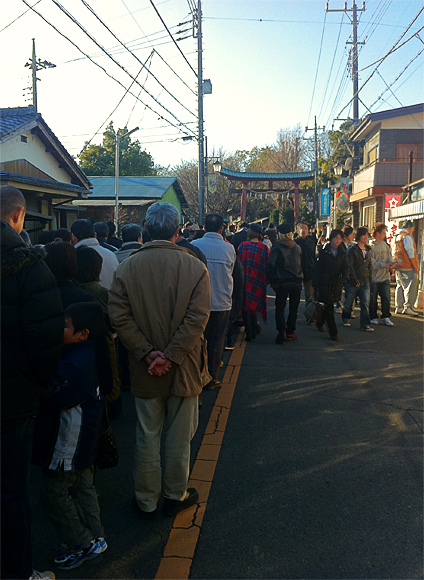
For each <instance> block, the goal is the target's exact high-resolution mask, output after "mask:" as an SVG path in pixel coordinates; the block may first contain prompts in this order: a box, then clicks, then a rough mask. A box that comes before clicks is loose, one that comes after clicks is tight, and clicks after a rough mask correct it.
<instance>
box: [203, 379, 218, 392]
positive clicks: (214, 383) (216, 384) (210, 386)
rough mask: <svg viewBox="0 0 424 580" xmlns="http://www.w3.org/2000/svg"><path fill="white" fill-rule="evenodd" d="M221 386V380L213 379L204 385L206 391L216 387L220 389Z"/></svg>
mask: <svg viewBox="0 0 424 580" xmlns="http://www.w3.org/2000/svg"><path fill="white" fill-rule="evenodd" d="M220 386H221V381H217V380H215V379H212V380H211V381H210V382H209V383H208V384H207V385H206V386H205V387H203V390H204V391H213V390H214V389H218V388H219V387H220Z"/></svg>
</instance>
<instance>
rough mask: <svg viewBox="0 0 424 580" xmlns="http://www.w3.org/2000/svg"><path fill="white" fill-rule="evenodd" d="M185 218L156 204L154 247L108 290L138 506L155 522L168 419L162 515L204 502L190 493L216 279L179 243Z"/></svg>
mask: <svg viewBox="0 0 424 580" xmlns="http://www.w3.org/2000/svg"><path fill="white" fill-rule="evenodd" d="M179 219H180V216H179V213H178V210H177V209H176V208H175V207H174V206H173V205H172V204H170V203H154V204H153V205H152V206H151V207H150V208H149V210H148V212H147V215H146V227H147V230H148V233H149V234H150V236H151V238H152V241H151V242H147V243H146V244H144V246H143V247H142V248H141V249H140V250H138V251H137V252H135V253H134V254H132V255H131V256H130V257H129V258H127V259H126V260H124V262H122V264H121V265H120V266H119V267H118V269H117V270H116V272H115V275H114V279H113V283H112V286H111V289H110V291H109V306H108V308H109V315H110V319H111V322H112V326H113V327H114V329H115V330H116V332H117V333H118V336H119V338H120V339H121V341H122V342H123V344H124V345H125V346H126V347H127V349H128V351H129V354H130V373H131V392H132V394H133V395H134V397H135V406H136V411H137V419H138V420H137V430H136V445H135V454H134V480H135V500H136V503H137V506H138V508H139V509H140V513H141V515H142V517H143V519H153V518H154V517H155V515H156V511H157V503H158V500H159V497H160V494H161V479H162V473H161V464H160V439H161V433H162V428H163V425H164V420H165V415H166V416H167V423H168V431H167V434H166V441H165V470H164V477H163V487H164V496H165V500H164V505H163V513H164V514H165V515H169V516H173V515H176V514H177V513H178V512H180V511H181V510H183V509H185V508H187V507H189V506H190V505H193V504H194V503H196V501H197V500H198V493H197V491H196V490H195V489H194V488H189V489H187V481H188V476H189V464H190V441H191V439H192V438H193V436H194V433H195V432H196V429H197V423H198V396H199V394H200V393H201V392H202V388H203V387H204V386H205V385H206V384H208V382H209V381H210V380H211V377H210V375H209V373H208V365H207V351H206V341H205V339H204V337H203V331H204V330H205V327H206V324H207V322H208V318H209V311H210V280H209V274H208V270H207V268H206V267H205V265H204V264H203V263H202V262H201V261H200V260H198V259H197V257H196V256H195V254H194V253H192V252H191V251H190V250H187V249H185V248H182V247H179V246H177V245H176V244H175V241H176V240H177V238H178V232H179Z"/></svg>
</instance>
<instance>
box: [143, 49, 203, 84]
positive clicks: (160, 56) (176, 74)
mask: <svg viewBox="0 0 424 580" xmlns="http://www.w3.org/2000/svg"><path fill="white" fill-rule="evenodd" d="M153 50H154V52H155V53H156V54H157V55H158V57H159V58H160V59H161V60H162V62H164V63H165V64H166V66H168V67H169V68H170V70H171V71H172V72H173V73H174V75H175V76H176V77H178V78H179V79H180V81H181V82H182V83H183V84H184V85H185V86H186V87H187V88H188V90H189V91H191V92H192V93H193V95H196V92H195V91H193V89H192V88H191V87H190V86H189V85H188V84H187V83H186V82H185V81H184V80H183V79H182V78H181V77H180V75H179V74H178V73H176V72H175V71H174V69H173V68H172V66H171V65H170V64H169V63H168V62H167V61H166V60H165V59H164V58H163V56H162V55H161V54H159V52H158V51H157V50H156V49H155V48H154V49H153Z"/></svg>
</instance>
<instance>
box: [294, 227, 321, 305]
mask: <svg viewBox="0 0 424 580" xmlns="http://www.w3.org/2000/svg"><path fill="white" fill-rule="evenodd" d="M297 230H298V232H299V236H298V237H297V238H296V244H297V245H298V246H299V247H300V249H301V250H302V272H303V290H304V292H305V303H306V305H307V304H308V302H309V301H310V300H311V298H312V278H313V276H314V268H315V250H316V245H317V244H316V241H315V240H314V239H313V238H312V237H311V236H310V235H308V234H309V228H308V226H307V225H306V224H299V225H298V226H297Z"/></svg>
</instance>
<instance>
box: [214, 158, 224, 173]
mask: <svg viewBox="0 0 424 580" xmlns="http://www.w3.org/2000/svg"><path fill="white" fill-rule="evenodd" d="M212 167H213V172H214V173H221V169H222V162H221V161H215V163H214V164H213V165H212Z"/></svg>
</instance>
